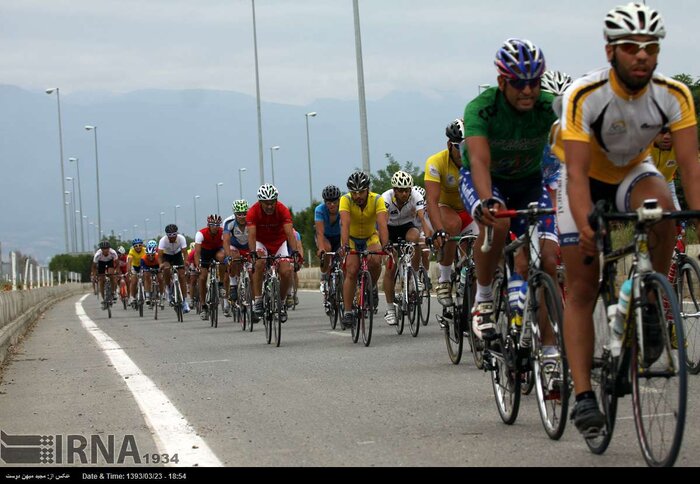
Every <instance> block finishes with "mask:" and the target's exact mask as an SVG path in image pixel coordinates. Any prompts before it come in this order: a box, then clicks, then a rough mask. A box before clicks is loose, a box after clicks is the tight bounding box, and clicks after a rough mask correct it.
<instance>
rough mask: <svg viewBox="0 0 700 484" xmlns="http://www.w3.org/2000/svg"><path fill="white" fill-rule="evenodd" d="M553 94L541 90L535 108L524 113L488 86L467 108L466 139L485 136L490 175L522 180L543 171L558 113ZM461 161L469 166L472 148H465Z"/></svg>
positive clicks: (465, 111) (495, 88)
mask: <svg viewBox="0 0 700 484" xmlns="http://www.w3.org/2000/svg"><path fill="white" fill-rule="evenodd" d="M553 100H554V96H553V95H552V94H550V93H548V92H545V91H541V92H540V97H539V99H538V100H537V102H536V103H535V107H534V108H532V109H531V110H530V111H527V112H524V113H521V112H519V111H517V110H516V109H515V108H513V107H512V106H511V105H510V104H508V101H507V100H506V98H505V96H504V95H503V93H502V92H501V91H500V90H499V89H498V88H497V87H492V88H489V89H486V90H485V91H484V92H482V93H481V94H480V95H479V96H477V97H476V98H474V99H473V100H472V101H471V102H470V103H469V104H467V107H466V108H465V109H464V126H465V130H466V133H465V138H468V137H470V136H484V137H485V138H487V139H488V142H489V148H490V150H491V166H490V168H491V169H490V171H491V176H492V177H493V178H498V179H501V180H519V179H522V178H528V177H532V176H535V175H536V174H538V173H541V165H542V151H543V150H544V145H545V143H546V142H547V138H548V136H549V131H550V128H551V127H552V123H554V121H556V119H557V115H556V114H554V111H552V101H553ZM462 164H463V165H464V167H465V168H466V169H469V166H470V162H469V150H467V149H466V148H465V149H464V150H463V151H462Z"/></svg>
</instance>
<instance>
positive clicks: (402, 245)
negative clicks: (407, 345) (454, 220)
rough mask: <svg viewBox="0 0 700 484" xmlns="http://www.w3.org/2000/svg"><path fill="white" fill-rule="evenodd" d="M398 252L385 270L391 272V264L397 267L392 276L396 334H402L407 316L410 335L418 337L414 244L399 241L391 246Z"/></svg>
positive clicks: (418, 294) (418, 323)
mask: <svg viewBox="0 0 700 484" xmlns="http://www.w3.org/2000/svg"><path fill="white" fill-rule="evenodd" d="M392 247H393V248H394V249H396V250H397V252H398V260H397V261H394V259H393V255H392V259H391V260H390V262H389V264H388V265H387V270H391V265H392V263H395V264H396V265H397V268H396V274H395V275H394V307H395V308H396V333H397V334H402V333H403V328H404V320H405V319H406V316H408V324H409V326H410V328H411V335H412V336H413V337H414V338H415V337H416V336H418V330H419V329H420V321H419V320H418V306H419V305H420V293H419V291H418V278H417V276H416V272H415V270H414V269H413V266H411V263H412V262H413V255H414V254H415V250H416V244H415V243H413V242H407V241H405V240H399V242H398V243H395V244H392Z"/></svg>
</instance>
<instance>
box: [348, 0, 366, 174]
mask: <svg viewBox="0 0 700 484" xmlns="http://www.w3.org/2000/svg"><path fill="white" fill-rule="evenodd" d="M352 9H353V13H354V17H355V57H356V58H357V93H358V99H359V102H360V138H361V141H362V170H363V171H364V172H365V173H367V174H368V175H369V173H370V169H369V137H368V136H367V102H366V101H365V72H364V68H363V66H362V38H361V35H360V7H359V5H358V3H357V0H352Z"/></svg>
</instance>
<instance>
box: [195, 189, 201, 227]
mask: <svg viewBox="0 0 700 484" xmlns="http://www.w3.org/2000/svg"><path fill="white" fill-rule="evenodd" d="M200 198H201V197H200V196H199V195H195V196H194V230H195V232H196V231H197V200H199V199H200Z"/></svg>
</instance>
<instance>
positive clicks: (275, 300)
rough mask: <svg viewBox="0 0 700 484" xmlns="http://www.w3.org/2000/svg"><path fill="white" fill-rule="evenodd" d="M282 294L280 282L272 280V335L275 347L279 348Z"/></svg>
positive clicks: (280, 340)
mask: <svg viewBox="0 0 700 484" xmlns="http://www.w3.org/2000/svg"><path fill="white" fill-rule="evenodd" d="M282 304H284V303H283V302H282V294H281V290H280V280H279V279H277V278H275V279H273V280H272V333H273V335H274V339H275V346H277V347H278V348H279V345H280V343H281V342H282V311H283V310H284V308H283V306H282Z"/></svg>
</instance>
